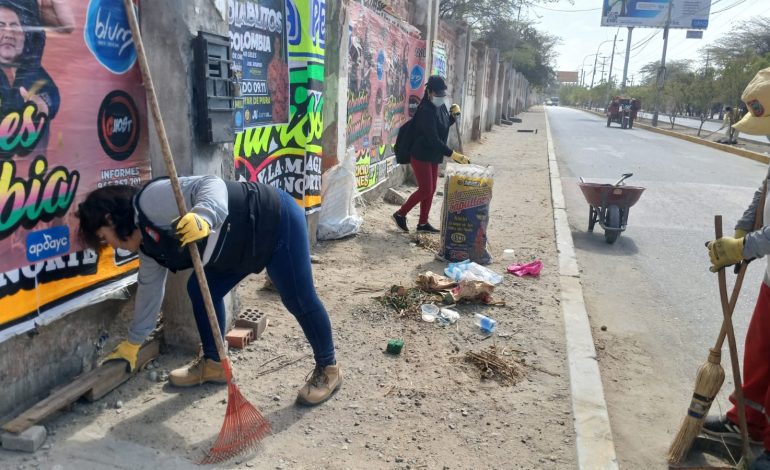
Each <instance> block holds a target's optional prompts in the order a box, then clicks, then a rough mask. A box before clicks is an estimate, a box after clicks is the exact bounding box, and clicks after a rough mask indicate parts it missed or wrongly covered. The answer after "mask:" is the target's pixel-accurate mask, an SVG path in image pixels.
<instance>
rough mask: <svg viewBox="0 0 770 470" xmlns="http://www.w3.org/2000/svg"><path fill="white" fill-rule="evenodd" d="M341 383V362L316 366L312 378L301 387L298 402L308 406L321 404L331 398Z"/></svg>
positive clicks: (311, 374)
mask: <svg viewBox="0 0 770 470" xmlns="http://www.w3.org/2000/svg"><path fill="white" fill-rule="evenodd" d="M340 385H342V374H341V373H340V366H339V364H335V365H333V366H326V367H318V366H316V368H315V369H313V372H311V373H310V379H308V381H307V382H306V383H305V385H304V386H303V387H302V388H301V389H299V393H298V394H297V402H298V403H300V404H303V405H307V406H315V405H319V404H321V403H323V402H325V401H326V400H328V399H329V398H331V396H332V395H333V394H334V392H336V391H337V389H338V388H340Z"/></svg>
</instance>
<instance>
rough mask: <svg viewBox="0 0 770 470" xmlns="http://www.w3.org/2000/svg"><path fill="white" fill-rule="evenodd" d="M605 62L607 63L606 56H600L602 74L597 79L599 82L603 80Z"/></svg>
mask: <svg viewBox="0 0 770 470" xmlns="http://www.w3.org/2000/svg"><path fill="white" fill-rule="evenodd" d="M606 64H607V58H606V57H602V75H601V77H600V79H599V82H601V81H602V80H604V66H605V65H606Z"/></svg>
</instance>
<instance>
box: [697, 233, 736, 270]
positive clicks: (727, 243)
mask: <svg viewBox="0 0 770 470" xmlns="http://www.w3.org/2000/svg"><path fill="white" fill-rule="evenodd" d="M706 247H707V248H708V250H709V258H710V259H711V265H712V266H711V267H710V268H709V270H710V271H711V272H712V273H715V272H717V271H719V270H720V269H722V268H724V267H725V266H730V265H731V264H735V263H740V262H741V261H742V260H743V238H733V237H722V238H720V239H718V240H713V241H710V242H709V243H708V245H706Z"/></svg>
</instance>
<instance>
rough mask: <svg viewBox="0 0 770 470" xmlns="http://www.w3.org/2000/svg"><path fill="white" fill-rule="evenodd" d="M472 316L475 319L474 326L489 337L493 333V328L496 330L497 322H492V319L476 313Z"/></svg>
mask: <svg viewBox="0 0 770 470" xmlns="http://www.w3.org/2000/svg"><path fill="white" fill-rule="evenodd" d="M474 316H475V317H476V326H478V327H479V328H481V331H483V332H484V333H486V334H489V335H491V334H492V333H494V332H495V328H497V320H493V319H492V318H489V317H488V316H486V315H482V314H480V313H476V314H474Z"/></svg>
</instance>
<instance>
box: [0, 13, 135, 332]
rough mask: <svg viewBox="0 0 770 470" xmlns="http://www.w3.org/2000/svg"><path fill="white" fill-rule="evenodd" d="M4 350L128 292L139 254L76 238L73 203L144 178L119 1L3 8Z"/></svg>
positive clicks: (129, 48) (0, 187) (0, 200)
mask: <svg viewBox="0 0 770 470" xmlns="http://www.w3.org/2000/svg"><path fill="white" fill-rule="evenodd" d="M0 26H2V28H0V49H2V51H1V52H0V70H2V72H3V73H0V121H1V122H2V131H3V132H2V133H1V134H0V253H2V256H0V341H2V340H3V339H5V338H8V337H10V336H12V335H14V334H19V333H22V332H26V331H29V330H31V329H33V328H35V327H36V326H37V325H40V324H46V323H47V322H50V321H54V320H55V319H56V318H58V317H60V316H62V315H66V314H67V313H68V312H71V311H73V310H75V309H78V308H82V307H83V306H85V305H88V304H91V303H93V302H94V301H95V299H96V298H99V295H101V294H97V291H101V290H103V289H104V288H108V287H109V286H113V287H111V288H113V289H115V288H117V287H115V286H117V285H125V282H126V280H127V278H129V277H131V276H133V273H134V272H135V271H136V268H137V267H138V260H137V257H136V255H135V254H132V253H128V252H123V251H122V250H118V251H117V252H116V251H113V250H112V249H111V248H109V247H105V248H104V249H102V250H100V251H98V252H97V251H94V250H92V249H90V248H87V247H85V246H84V245H83V244H82V243H81V242H80V240H79V239H78V236H77V230H78V218H77V217H76V212H77V207H78V203H80V202H81V201H82V200H83V199H84V198H85V196H86V195H87V194H88V193H89V192H90V191H92V190H94V189H96V188H100V187H103V186H107V185H114V184H130V185H138V184H141V183H142V182H143V181H146V180H148V179H149V178H150V158H149V152H148V147H149V144H148V132H147V121H148V119H147V111H146V109H145V93H144V87H143V85H142V77H141V76H140V73H139V68H138V67H136V65H135V64H136V51H135V49H134V42H133V38H132V36H131V30H130V28H129V25H128V19H127V17H126V14H125V10H124V9H123V2H120V1H115V0H68V1H56V2H38V1H36V0H0Z"/></svg>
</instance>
